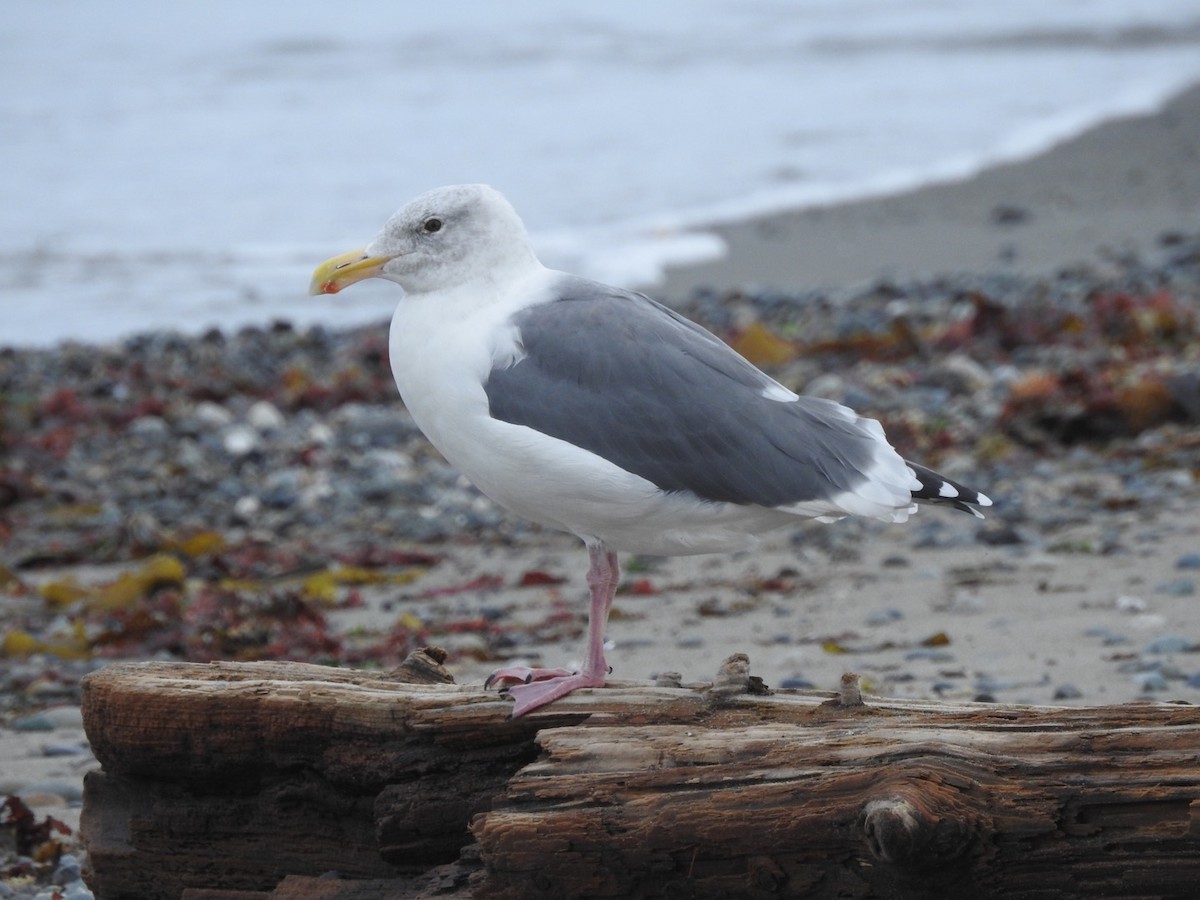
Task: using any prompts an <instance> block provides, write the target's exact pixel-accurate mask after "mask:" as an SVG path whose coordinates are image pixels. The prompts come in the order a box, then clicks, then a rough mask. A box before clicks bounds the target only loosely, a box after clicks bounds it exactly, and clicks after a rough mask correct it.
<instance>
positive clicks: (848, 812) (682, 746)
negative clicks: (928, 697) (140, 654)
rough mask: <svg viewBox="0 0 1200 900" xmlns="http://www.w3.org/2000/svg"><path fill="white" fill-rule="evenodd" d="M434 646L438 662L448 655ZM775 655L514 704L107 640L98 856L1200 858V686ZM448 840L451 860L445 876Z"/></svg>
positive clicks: (179, 859) (547, 892)
mask: <svg viewBox="0 0 1200 900" xmlns="http://www.w3.org/2000/svg"><path fill="white" fill-rule="evenodd" d="M416 669H417V670H418V671H422V672H425V673H426V674H428V671H430V670H432V671H433V672H434V673H435V680H436V669H437V666H436V660H434V663H433V665H432V666H430V665H429V661H427V660H426V661H418V662H417V665H416ZM735 676H736V677H735ZM754 682H755V680H754V679H753V678H751V677H750V676H749V675H748V666H747V665H746V664H744V661H741V660H739V659H737V658H731V660H730V661H728V665H726V666H724V667H723V668H722V674H721V677H720V678H719V679H718V684H717V686H716V688H714V687H712V686H709V685H689V686H678V687H670V686H668V687H656V686H652V685H648V684H634V683H622V682H618V683H616V684H615V685H614V686H612V687H609V688H605V689H603V690H597V691H581V692H578V693H576V694H574V695H572V696H570V697H568V698H565V699H564V700H562V701H559V702H556V703H555V704H553V705H551V706H550V707H547V708H546V709H544V710H540V711H538V712H536V713H534V714H532V715H530V716H528V717H526V718H522V719H519V720H517V721H515V722H513V721H509V720H508V719H507V712H508V708H509V703H508V701H506V700H504V699H503V698H499V697H497V695H495V694H494V693H484V692H482V691H480V690H478V689H471V688H466V687H461V686H457V685H453V684H447V683H425V684H405V683H403V682H399V681H397V680H396V677H395V675H394V674H393V675H388V674H381V673H364V672H350V671H346V670H338V669H329V668H324V667H318V666H308V665H303V664H297V663H215V664H211V665H208V666H202V665H190V664H168V663H140V664H127V665H114V666H110V667H108V668H106V669H103V670H100V671H98V672H96V673H94V674H93V675H91V676H89V677H88V679H87V682H86V684H85V695H84V722H85V727H86V728H87V731H88V736H89V739H90V740H91V741H92V746H93V750H94V752H95V754H96V756H97V758H98V759H99V760H100V762H101V763H102V764H103V772H102V773H99V774H95V775H92V776H89V778H88V781H87V785H86V789H85V808H84V817H83V831H84V835H85V838H86V840H87V841H88V844H89V850H90V853H91V859H92V863H91V864H92V873H91V883H92V885H93V886H94V888H96V889H97V893H98V895H99V896H100V897H102V898H104V897H135V896H136V897H146V898H154V897H171V898H178V897H180V896H181V894H182V892H183V891H184V890H185V889H188V888H191V889H201V888H206V889H210V890H226V891H228V890H244V891H258V892H261V893H263V895H264V896H275V894H274V893H271V892H272V891H274V890H275V889H276V886H277V885H279V886H280V888H281V889H282V885H281V884H280V882H281V880H282V879H284V878H285V876H287V875H289V874H290V875H295V876H308V877H309V878H310V879H312V878H315V876H319V875H321V874H322V873H325V872H328V871H331V870H332V871H336V872H337V873H339V874H340V875H341V876H342V878H343V879H347V878H358V879H376V880H378V879H387V878H393V879H395V892H396V896H404V897H408V896H413V897H416V896H433V895H434V893H436V894H437V895H438V896H467V895H468V887H467V879H468V877H469V878H470V888H469V891H470V893H471V895H473V896H478V897H498V898H508V897H565V896H571V897H640V896H646V897H650V896H686V897H718V896H719V897H730V896H739V897H741V896H745V897H833V896H848V897H908V896H912V897H917V896H930V895H937V894H943V895H946V896H956V895H957V896H973V897H1017V896H1020V897H1051V896H1053V897H1056V898H1057V897H1100V896H1113V897H1147V896H1180V897H1184V896H1191V895H1192V893H1193V888H1194V887H1195V885H1196V884H1198V883H1200V711H1198V710H1197V709H1196V708H1195V707H1191V706H1184V705H1170V704H1135V705H1129V706H1116V707H1098V708H1072V709H1066V708H1050V707H999V706H995V705H985V704H970V703H958V704H955V703H933V702H922V701H901V700H881V699H878V698H871V697H868V698H866V702H865V703H862V702H861V699H862V698H860V697H859V696H858V693H857V690H856V684H855V682H854V680H853V679H849V680H848V681H847V684H846V685H844V686H843V690H842V691H841V692H840V694H839V695H837V696H833V695H830V694H819V693H813V692H809V693H793V692H779V693H776V694H763V693H761V686H760V685H756V684H755V683H754ZM755 691H758V693H756V692H755ZM460 854H465V855H463V856H461V857H460ZM437 866H444V867H451V869H452V870H453V873H454V874H453V875H452V876H450V875H448V876H447V880H446V881H445V882H444V883H443V884H442V887H441V888H439V889H438V890H437V891H436V892H434V893H430V892H429V891H428V890H427V889H426V888H422V887H420V886H419V885H420V882H419V878H420V876H421V875H422V874H424V873H428V872H430V871H432V870H434V868H435V867H437ZM456 866H457V868H454V867H456ZM164 870H166V871H168V872H169V875H168V877H167V878H166V881H165V882H163V881H160V882H159V883H158V884H157V885H155V884H154V883H153V879H152V878H151V876H150V875H149V874H148V873H162V872H163V871H164ZM448 871H449V870H448ZM472 873H473V874H472ZM414 879H418V881H414ZM300 884H301V882H300V881H295V882H294V883H293V885H294V886H293V888H292V890H294V891H295V890H300V887H299V886H300ZM414 885H417V886H415V887H414ZM318 887H319V889H320V890H330V888H328V886H327V885H323V886H318ZM304 889H305V890H308V889H309V888H304ZM312 890H317V888H312ZM279 896H285V895H282V894H281V895H279ZM295 896H296V897H302V896H305V895H303V894H299V893H296V894H295ZM314 896H316V895H315V894H314ZM331 896H334V895H331ZM347 896H351V895H350V894H347Z"/></svg>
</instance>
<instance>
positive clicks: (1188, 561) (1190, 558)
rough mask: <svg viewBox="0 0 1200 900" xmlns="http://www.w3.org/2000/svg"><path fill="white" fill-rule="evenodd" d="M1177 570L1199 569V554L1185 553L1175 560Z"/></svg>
mask: <svg viewBox="0 0 1200 900" xmlns="http://www.w3.org/2000/svg"><path fill="white" fill-rule="evenodd" d="M1175 568H1177V569H1200V553H1185V554H1183V556H1181V557H1179V559H1177V560H1175Z"/></svg>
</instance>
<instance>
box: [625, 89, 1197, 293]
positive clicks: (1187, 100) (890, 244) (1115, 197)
mask: <svg viewBox="0 0 1200 900" xmlns="http://www.w3.org/2000/svg"><path fill="white" fill-rule="evenodd" d="M1197 225H1200V85H1193V86H1192V87H1190V88H1188V89H1187V90H1185V91H1183V92H1182V93H1181V94H1178V95H1176V96H1175V97H1174V98H1173V99H1171V100H1169V101H1168V102H1167V103H1166V104H1165V105H1164V106H1163V107H1162V108H1161V109H1160V110H1159V111H1158V112H1155V113H1152V114H1149V115H1141V116H1129V117H1124V118H1118V119H1112V120H1109V121H1106V122H1103V123H1101V124H1099V125H1097V126H1094V127H1093V128H1091V129H1089V130H1087V131H1085V132H1083V133H1082V134H1080V135H1078V136H1076V137H1074V138H1071V139H1069V140H1066V141H1064V142H1062V143H1060V144H1058V145H1056V146H1054V147H1052V148H1051V149H1049V150H1047V151H1045V152H1043V153H1041V154H1038V155H1036V156H1033V157H1031V158H1029V159H1026V160H1022V161H1019V162H1013V163H1005V164H1002V165H998V166H995V167H992V168H988V169H985V170H983V171H982V172H980V173H978V174H977V175H975V176H973V177H971V178H968V179H966V180H960V181H952V182H943V183H938V184H932V185H927V186H924V187H920V188H916V189H914V190H910V191H906V192H902V193H899V194H888V195H884V196H880V197H876V198H868V199H863V200H856V201H851V202H846V203H836V204H831V205H825V206H814V207H806V208H803V209H798V210H792V211H788V212H782V213H775V214H769V215H764V216H760V217H755V218H751V219H748V220H744V221H736V222H726V223H713V224H712V225H711V226H710V227H707V228H697V229H693V230H695V231H703V232H711V233H713V234H715V235H717V236H718V237H720V238H721V239H722V240H723V241H724V242H725V244H726V247H727V251H726V253H725V255H724V256H723V257H721V258H720V259H717V260H711V261H709V262H704V263H698V264H694V265H685V266H679V267H672V268H668V269H667V271H666V274H665V277H664V278H663V279H662V280H661V281H660V282H659V283H658V284H657V285H654V286H652V287H650V288H649V289H648V290H647V292H648V293H650V294H652V295H653V296H656V297H659V298H662V299H665V300H667V301H668V302H676V301H679V300H681V299H684V298H686V297H687V296H689V295H690V294H692V293H694V292H695V291H697V290H701V289H703V290H715V291H730V290H738V289H741V288H745V287H748V286H754V287H756V288H765V289H785V290H807V289H836V288H841V287H848V286H852V285H856V284H860V283H863V282H869V281H876V280H881V279H886V280H907V279H917V278H923V279H927V278H933V277H937V276H940V275H946V274H955V273H964V272H972V273H981V272H987V273H991V272H998V273H1012V274H1019V275H1026V276H1044V275H1050V274H1053V273H1055V272H1057V271H1060V270H1063V269H1067V268H1072V267H1076V266H1093V267H1094V266H1103V265H1105V264H1107V263H1108V262H1109V261H1111V259H1112V258H1113V257H1114V256H1127V255H1129V254H1139V255H1140V254H1143V253H1145V252H1147V251H1148V250H1150V249H1152V248H1153V247H1154V246H1155V244H1156V243H1157V242H1158V241H1159V239H1160V238H1161V237H1162V236H1163V235H1164V234H1170V233H1175V232H1181V231H1182V232H1186V231H1194V230H1195V229H1196V227H1197Z"/></svg>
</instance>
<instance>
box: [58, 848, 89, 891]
mask: <svg viewBox="0 0 1200 900" xmlns="http://www.w3.org/2000/svg"><path fill="white" fill-rule="evenodd" d="M82 877H83V873H82V872H81V871H80V867H79V860H78V859H76V858H75V857H74V856H72V855H71V854H70V853H64V854H63V855H62V857H61V858H60V859H59V861H58V868H56V869H55V870H54V883H55V884H61V885H66V884H70V883H71V882H73V881H78V880H79V879H80V878H82Z"/></svg>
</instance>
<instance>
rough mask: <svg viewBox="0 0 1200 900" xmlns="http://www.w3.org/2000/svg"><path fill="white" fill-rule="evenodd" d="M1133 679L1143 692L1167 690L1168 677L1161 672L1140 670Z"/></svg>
mask: <svg viewBox="0 0 1200 900" xmlns="http://www.w3.org/2000/svg"><path fill="white" fill-rule="evenodd" d="M1131 680H1132V681H1133V683H1134V685H1135V686H1136V687H1137V689H1138V690H1140V691H1141V692H1142V693H1143V694H1149V693H1152V692H1154V691H1165V690H1166V689H1167V679H1166V678H1164V677H1163V675H1162V673H1161V672H1139V673H1138V674H1136V675H1134V676H1133V678H1132V679H1131Z"/></svg>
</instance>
